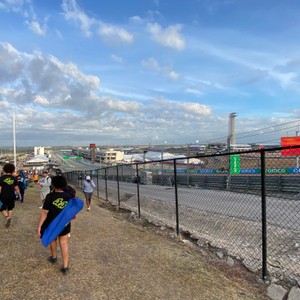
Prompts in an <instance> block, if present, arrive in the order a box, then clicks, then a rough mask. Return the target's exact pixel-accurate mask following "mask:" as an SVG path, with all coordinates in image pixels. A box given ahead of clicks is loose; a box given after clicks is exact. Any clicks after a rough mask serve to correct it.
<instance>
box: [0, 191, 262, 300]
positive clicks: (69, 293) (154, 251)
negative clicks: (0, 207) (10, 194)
mask: <svg viewBox="0 0 300 300" xmlns="http://www.w3.org/2000/svg"><path fill="white" fill-rule="evenodd" d="M78 196H79V197H81V198H82V194H81V193H78ZM39 205H40V198H39V191H38V188H37V187H36V186H34V187H29V188H28V189H27V190H26V194H25V203H24V204H21V203H19V202H16V208H15V210H14V215H13V218H12V223H11V227H10V228H8V229H7V228H5V220H4V218H2V223H0V234H1V239H0V263H1V266H0V267H1V276H0V286H1V291H0V295H1V297H0V298H1V299H2V300H12V299H18V300H22V299H25V300H27V299H35V300H36V299H37V300H39V299H47V300H49V299H55V300H58V299H64V300H77V299H78V300H79V299H80V300H81V299H85V300H89V299H91V300H92V299H93V300H98V299H109V300H114V299H116V300H119V299H124V300H126V299H128V300H129V299H130V300H134V299H143V300H147V299H171V300H173V299H174V300H176V299H181V300H184V299H187V300H191V299H201V300H202V299H266V298H264V296H263V295H264V293H263V292H262V287H261V286H255V285H254V283H253V282H252V283H251V282H250V281H249V280H248V279H249V278H248V279H247V278H246V276H248V275H247V274H246V273H239V274H234V271H231V273H230V272H229V271H226V268H223V269H224V271H221V270H220V268H218V267H216V266H217V264H215V265H212V264H211V257H209V255H208V254H205V253H201V252H199V251H196V250H194V249H192V248H190V247H189V246H188V245H186V244H184V243H182V242H180V241H178V239H171V238H166V237H164V236H162V235H161V234H158V233H156V232H155V230H153V229H151V230H150V229H149V228H144V227H143V226H140V225H137V224H134V223H132V222H129V221H128V220H126V218H124V215H123V214H122V213H118V212H114V211H111V210H109V209H107V208H104V207H103V206H104V204H103V202H102V201H101V200H99V199H93V201H92V206H91V210H90V211H86V210H85V209H84V210H82V211H81V212H80V213H79V214H78V216H77V218H76V219H75V220H74V221H72V231H71V236H70V273H69V274H68V276H63V275H62V274H61V272H60V271H59V268H60V267H61V257H60V253H59V255H58V263H57V264H56V265H52V264H50V263H49V262H48V261H47V257H48V256H49V249H47V248H44V247H43V246H42V244H41V242H40V240H39V238H38V237H37V234H36V229H37V223H38V219H39V216H40V213H41V209H39ZM157 230H159V229H157ZM235 271H236V270H235ZM239 272H241V271H240V270H239Z"/></svg>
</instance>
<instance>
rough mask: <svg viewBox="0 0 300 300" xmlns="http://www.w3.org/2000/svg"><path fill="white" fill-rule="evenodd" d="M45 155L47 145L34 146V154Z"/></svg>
mask: <svg viewBox="0 0 300 300" xmlns="http://www.w3.org/2000/svg"><path fill="white" fill-rule="evenodd" d="M37 155H45V147H41V146H40V147H34V156H37Z"/></svg>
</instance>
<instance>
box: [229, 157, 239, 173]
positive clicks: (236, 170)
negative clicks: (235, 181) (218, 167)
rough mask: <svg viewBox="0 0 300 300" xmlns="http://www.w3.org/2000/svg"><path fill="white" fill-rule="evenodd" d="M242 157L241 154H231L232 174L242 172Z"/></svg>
mask: <svg viewBox="0 0 300 300" xmlns="http://www.w3.org/2000/svg"><path fill="white" fill-rule="evenodd" d="M240 171H241V157H240V155H230V174H240Z"/></svg>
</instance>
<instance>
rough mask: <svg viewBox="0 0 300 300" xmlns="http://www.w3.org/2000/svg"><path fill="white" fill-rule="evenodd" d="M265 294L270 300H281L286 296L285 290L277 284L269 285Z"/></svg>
mask: <svg viewBox="0 0 300 300" xmlns="http://www.w3.org/2000/svg"><path fill="white" fill-rule="evenodd" d="M267 294H268V296H269V297H270V298H271V300H283V299H284V297H285V296H286V294H287V290H286V289H284V288H283V287H282V286H280V285H277V284H271V285H270V286H269V287H268V289H267Z"/></svg>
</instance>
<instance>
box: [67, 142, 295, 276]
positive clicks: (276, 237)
mask: <svg viewBox="0 0 300 300" xmlns="http://www.w3.org/2000/svg"><path fill="white" fill-rule="evenodd" d="M295 149H298V150H300V146H291V147H283V148H273V149H260V150H255V151H246V152H234V153H227V154H216V155H202V156H193V157H190V158H198V159H199V164H189V163H182V159H176V158H175V159H169V160H157V161H152V162H145V163H132V164H120V165H117V166H112V167H105V168H101V169H97V170H88V171H85V172H84V174H83V175H84V176H85V175H90V176H92V177H93V179H94V180H95V182H97V196H98V197H101V198H104V199H105V200H106V201H110V202H111V203H113V204H114V205H116V207H117V208H126V209H130V210H131V211H133V212H136V213H137V215H138V217H139V218H140V217H145V218H147V219H149V220H150V221H152V222H154V223H155V224H158V225H166V226H169V227H171V228H174V230H175V231H176V233H177V235H179V234H180V232H185V233H188V234H190V236H191V237H192V238H193V239H195V240H197V244H198V245H207V244H209V245H211V246H212V247H216V248H219V249H223V251H224V252H225V253H226V255H229V256H232V257H235V258H237V259H240V260H241V261H242V262H243V263H244V265H245V266H246V267H247V268H248V269H250V270H252V271H254V272H260V274H261V277H262V278H263V279H266V278H267V277H268V276H269V275H272V276H274V277H277V278H280V279H282V278H289V280H300V274H299V270H300V260H299V251H300V169H299V166H298V165H297V164H298V162H299V161H298V157H297V156H295V155H294V153H295ZM289 150H290V151H291V154H292V155H286V154H287V153H288V152H287V151H289ZM283 151H285V152H284V153H285V155H281V154H282V153H283ZM81 173H82V172H81V171H77V170H74V171H71V172H66V173H65V176H66V177H67V179H68V181H69V183H71V184H74V185H76V186H77V187H80V186H81V180H82V174H81Z"/></svg>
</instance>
